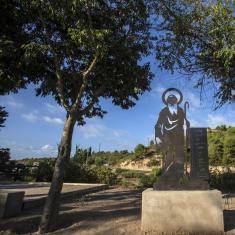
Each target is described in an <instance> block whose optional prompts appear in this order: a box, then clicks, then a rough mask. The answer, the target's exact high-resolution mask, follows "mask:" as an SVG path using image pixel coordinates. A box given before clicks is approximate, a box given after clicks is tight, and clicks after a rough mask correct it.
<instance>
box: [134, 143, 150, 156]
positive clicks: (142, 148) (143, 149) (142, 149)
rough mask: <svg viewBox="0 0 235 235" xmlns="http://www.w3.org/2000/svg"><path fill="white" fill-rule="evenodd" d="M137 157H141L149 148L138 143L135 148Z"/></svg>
mask: <svg viewBox="0 0 235 235" xmlns="http://www.w3.org/2000/svg"><path fill="white" fill-rule="evenodd" d="M134 153H135V157H136V159H137V158H141V157H144V155H145V154H146V153H147V148H146V147H145V146H144V145H143V144H138V145H137V146H136V147H135V149H134Z"/></svg>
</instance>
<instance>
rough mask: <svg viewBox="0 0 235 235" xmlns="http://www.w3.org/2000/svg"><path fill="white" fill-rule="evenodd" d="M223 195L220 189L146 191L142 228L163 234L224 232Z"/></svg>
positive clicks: (143, 197) (143, 198)
mask: <svg viewBox="0 0 235 235" xmlns="http://www.w3.org/2000/svg"><path fill="white" fill-rule="evenodd" d="M222 205H223V203H222V194H221V192H220V191H218V190H205V191H156V190H153V189H150V188H149V189H147V190H145V191H144V192H143V193H142V215H141V229H142V231H144V232H153V231H154V232H159V233H170V234H174V233H177V234H178V233H179V232H194V233H195V232H196V233H199V234H200V233H201V234H203V233H204V234H205V233H213V232H216V233H219V232H223V231H224V221H223V207H222Z"/></svg>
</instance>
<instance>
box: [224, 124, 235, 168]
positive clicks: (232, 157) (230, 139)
mask: <svg viewBox="0 0 235 235" xmlns="http://www.w3.org/2000/svg"><path fill="white" fill-rule="evenodd" d="M223 162H224V163H225V164H228V165H229V164H233V165H234V164H235V127H231V128H229V129H228V130H227V131H226V134H225V137H224V158H223Z"/></svg>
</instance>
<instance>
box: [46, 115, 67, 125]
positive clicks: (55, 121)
mask: <svg viewBox="0 0 235 235" xmlns="http://www.w3.org/2000/svg"><path fill="white" fill-rule="evenodd" d="M42 120H43V121H45V122H48V123H52V124H58V125H61V124H63V123H64V122H63V120H62V119H61V118H52V117H48V116H44V117H43V118H42Z"/></svg>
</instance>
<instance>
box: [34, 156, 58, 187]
mask: <svg viewBox="0 0 235 235" xmlns="http://www.w3.org/2000/svg"><path fill="white" fill-rule="evenodd" d="M54 165H55V159H53V158H48V159H45V160H42V161H40V163H39V166H38V170H37V172H36V181H37V182H50V181H51V179H52V176H53V171H54Z"/></svg>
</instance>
